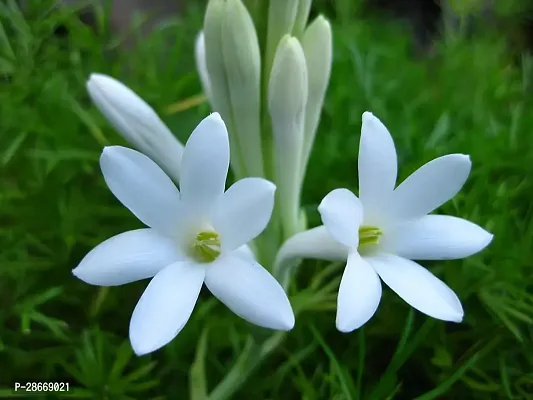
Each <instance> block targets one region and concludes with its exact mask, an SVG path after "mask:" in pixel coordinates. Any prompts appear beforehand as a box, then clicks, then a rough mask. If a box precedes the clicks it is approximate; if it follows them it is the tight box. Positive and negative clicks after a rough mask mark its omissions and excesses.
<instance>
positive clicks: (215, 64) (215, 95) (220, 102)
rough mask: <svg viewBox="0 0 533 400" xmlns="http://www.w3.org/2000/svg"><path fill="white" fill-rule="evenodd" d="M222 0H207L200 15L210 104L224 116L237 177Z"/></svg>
mask: <svg viewBox="0 0 533 400" xmlns="http://www.w3.org/2000/svg"><path fill="white" fill-rule="evenodd" d="M225 8H226V1H225V0H210V1H209V3H208V4H207V10H206V12H205V18H204V45H205V61H206V66H207V71H208V75H209V84H210V91H211V106H212V107H213V109H214V111H217V112H218V113H219V114H220V115H221V116H222V119H223V120H224V123H225V124H226V127H227V128H228V131H229V141H230V149H231V167H232V169H233V171H234V172H235V175H236V176H237V177H243V176H244V170H243V163H242V158H241V154H240V149H239V147H238V144H237V141H236V138H235V135H233V132H234V131H235V128H234V127H235V123H234V118H233V115H232V113H231V106H230V102H229V99H230V90H229V84H228V81H227V79H226V67H225V64H224V55H223V51H222V24H223V22H222V21H223V20H224V18H225Z"/></svg>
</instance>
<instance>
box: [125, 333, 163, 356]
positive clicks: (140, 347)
mask: <svg viewBox="0 0 533 400" xmlns="http://www.w3.org/2000/svg"><path fill="white" fill-rule="evenodd" d="M130 343H131V348H132V350H133V352H134V353H135V355H136V356H137V357H142V356H145V355H147V354H150V353H153V352H154V351H156V350H159V349H160V348H161V347H163V345H155V346H154V345H153V346H147V345H146V343H137V342H136V341H134V340H133V338H131V337H130Z"/></svg>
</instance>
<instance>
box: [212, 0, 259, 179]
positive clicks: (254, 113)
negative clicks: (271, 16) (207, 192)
mask: <svg viewBox="0 0 533 400" xmlns="http://www.w3.org/2000/svg"><path fill="white" fill-rule="evenodd" d="M221 38H222V56H223V58H224V67H225V71H226V80H227V83H228V90H229V95H230V97H229V98H228V99H226V101H228V102H229V106H230V108H231V113H232V116H233V127H232V128H233V131H232V132H231V134H232V135H234V139H235V142H236V145H237V146H238V147H239V151H240V155H241V160H242V162H243V167H244V171H245V173H246V175H247V176H258V177H262V176H263V155H262V152H261V135H260V129H261V128H260V126H261V119H260V116H261V105H260V86H261V54H260V50H259V42H258V39H257V33H256V31H255V27H254V24H253V21H252V18H251V16H250V14H249V13H248V10H246V7H245V6H244V4H243V3H242V2H241V0H227V1H226V5H225V9H224V16H223V19H222V36H221Z"/></svg>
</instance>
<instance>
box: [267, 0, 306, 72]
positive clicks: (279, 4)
mask: <svg viewBox="0 0 533 400" xmlns="http://www.w3.org/2000/svg"><path fill="white" fill-rule="evenodd" d="M297 11H298V0H270V1H269V2H268V28H267V29H268V31H267V43H266V57H265V78H266V79H270V78H269V76H270V70H271V68H272V62H273V60H274V55H275V54H276V51H277V50H276V49H277V48H278V44H279V42H280V40H281V38H282V37H283V36H285V35H290V34H292V29H293V27H294V22H295V19H296V13H297ZM267 82H268V81H267Z"/></svg>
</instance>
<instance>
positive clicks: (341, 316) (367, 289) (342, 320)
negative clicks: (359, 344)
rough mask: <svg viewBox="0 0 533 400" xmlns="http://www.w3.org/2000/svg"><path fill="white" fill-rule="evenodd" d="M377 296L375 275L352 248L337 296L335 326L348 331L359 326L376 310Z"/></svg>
mask: <svg viewBox="0 0 533 400" xmlns="http://www.w3.org/2000/svg"><path fill="white" fill-rule="evenodd" d="M380 299H381V281H380V280H379V277H378V274H377V273H376V271H374V269H373V268H372V266H371V265H370V264H369V263H368V262H367V261H365V260H364V259H363V258H362V257H361V256H360V255H359V253H357V251H352V252H351V253H350V255H349V256H348V262H347V263H346V268H345V269H344V273H343V275H342V280H341V285H340V287H339V295H338V297H337V319H336V325H337V329H338V330H339V331H341V332H351V331H353V330H355V329H357V328H360V327H361V326H363V325H364V324H365V323H366V322H367V321H368V320H369V319H370V318H372V316H373V315H374V313H375V312H376V310H377V308H378V305H379V301H380Z"/></svg>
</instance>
